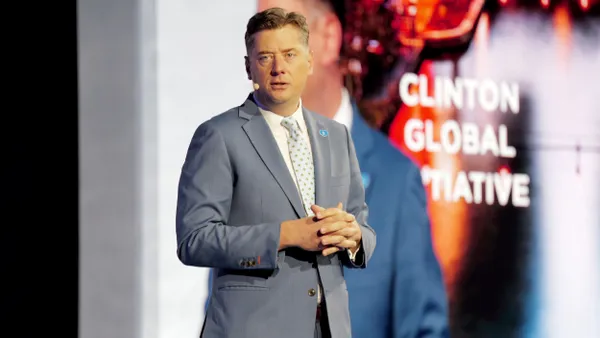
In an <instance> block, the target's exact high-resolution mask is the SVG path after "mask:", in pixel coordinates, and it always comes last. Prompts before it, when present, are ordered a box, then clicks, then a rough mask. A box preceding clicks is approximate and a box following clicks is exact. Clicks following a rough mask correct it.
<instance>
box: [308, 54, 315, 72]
mask: <svg viewBox="0 0 600 338" xmlns="http://www.w3.org/2000/svg"><path fill="white" fill-rule="evenodd" d="M314 60H315V58H314V54H313V51H312V50H309V51H308V74H309V75H311V74H312V73H313V68H314Z"/></svg>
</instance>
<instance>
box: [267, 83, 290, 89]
mask: <svg viewBox="0 0 600 338" xmlns="http://www.w3.org/2000/svg"><path fill="white" fill-rule="evenodd" d="M288 86H289V83H287V82H271V88H273V89H275V90H282V89H286V88H287V87H288Z"/></svg>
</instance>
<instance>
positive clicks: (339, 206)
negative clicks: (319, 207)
mask: <svg viewBox="0 0 600 338" xmlns="http://www.w3.org/2000/svg"><path fill="white" fill-rule="evenodd" d="M336 208H338V209H340V210H344V208H343V205H342V202H340V203H338V205H337V207H336Z"/></svg>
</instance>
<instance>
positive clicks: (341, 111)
mask: <svg viewBox="0 0 600 338" xmlns="http://www.w3.org/2000/svg"><path fill="white" fill-rule="evenodd" d="M353 114H354V111H353V109H352V102H351V101H350V93H348V90H347V89H346V88H345V87H342V102H340V106H339V107H338V110H337V112H336V113H335V115H333V120H334V121H336V122H339V123H341V124H343V125H345V126H346V128H348V130H352V116H353Z"/></svg>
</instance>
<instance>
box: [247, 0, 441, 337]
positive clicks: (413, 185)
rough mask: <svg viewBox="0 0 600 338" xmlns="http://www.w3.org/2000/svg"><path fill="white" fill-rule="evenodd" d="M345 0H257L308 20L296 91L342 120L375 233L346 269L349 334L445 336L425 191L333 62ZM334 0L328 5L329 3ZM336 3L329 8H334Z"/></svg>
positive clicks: (260, 4)
mask: <svg viewBox="0 0 600 338" xmlns="http://www.w3.org/2000/svg"><path fill="white" fill-rule="evenodd" d="M343 3H344V1H336V2H329V1H325V0H259V2H258V8H259V10H262V9H264V8H268V7H271V6H279V7H283V8H285V9H287V10H293V11H296V12H299V13H302V14H304V15H305V16H306V17H307V21H308V22H309V23H310V30H311V39H310V47H311V50H313V51H314V61H313V65H314V66H313V67H314V74H313V75H312V76H311V77H310V78H309V80H308V83H307V86H306V88H305V90H304V92H303V95H302V102H303V104H304V106H305V107H307V108H308V109H310V110H311V111H314V112H316V113H319V114H321V115H323V116H326V117H329V118H333V119H334V120H336V121H339V122H341V123H343V124H344V125H346V126H347V127H348V128H349V130H351V135H352V138H353V140H354V144H355V145H356V153H357V157H358V161H359V164H360V168H361V170H362V175H363V179H364V186H365V190H366V200H367V205H368V206H369V216H368V223H369V224H370V225H371V226H372V227H373V228H374V229H375V231H376V232H377V234H379V236H378V239H377V251H376V252H375V253H374V255H373V257H372V260H371V261H370V264H369V273H368V274H364V273H356V271H353V270H348V271H346V274H345V277H346V282H347V285H348V291H349V295H350V315H351V318H352V335H353V337H359V338H362V337H369V338H389V337H406V338H408V337H445V336H447V335H448V324H447V323H448V320H447V317H448V310H447V298H446V292H445V288H444V282H443V278H442V273H441V269H440V266H439V263H438V260H437V258H436V256H435V254H434V251H433V245H432V238H431V229H430V220H429V217H428V215H427V206H426V194H425V190H424V188H423V185H422V180H421V176H420V171H419V168H418V167H417V166H416V165H415V164H413V163H412V162H411V161H410V160H409V159H408V158H407V157H406V156H404V155H403V154H402V153H401V152H399V151H398V150H396V148H394V147H393V146H392V145H391V144H390V143H389V142H388V140H387V139H386V137H385V136H384V135H383V134H382V133H380V132H378V131H375V130H374V129H371V128H370V127H369V126H368V125H367V124H366V122H365V120H364V119H363V117H362V116H361V115H360V112H359V111H358V108H357V106H356V104H354V102H352V100H351V99H350V96H349V95H348V92H347V90H346V89H345V88H344V87H343V84H342V80H341V79H342V74H341V72H340V68H339V67H338V60H339V57H340V49H341V46H342V33H343V27H342V22H341V20H340V17H342V18H343V14H344V13H343V12H344V9H343V8H342V7H343V6H342V5H343ZM332 5H333V6H332ZM334 7H335V8H334Z"/></svg>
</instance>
